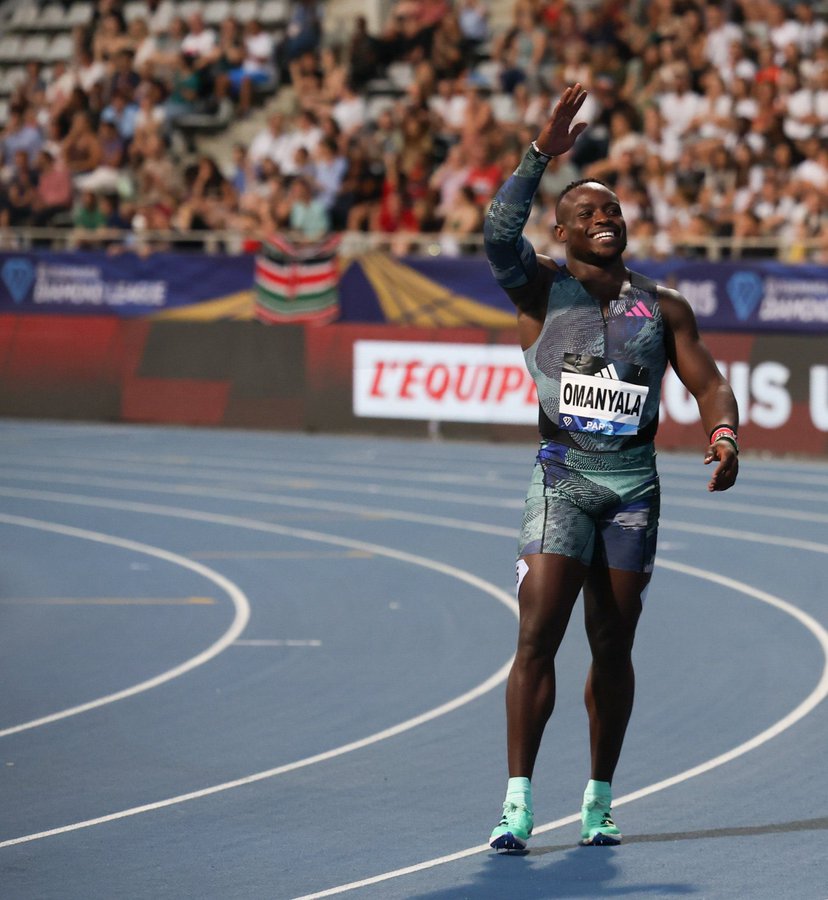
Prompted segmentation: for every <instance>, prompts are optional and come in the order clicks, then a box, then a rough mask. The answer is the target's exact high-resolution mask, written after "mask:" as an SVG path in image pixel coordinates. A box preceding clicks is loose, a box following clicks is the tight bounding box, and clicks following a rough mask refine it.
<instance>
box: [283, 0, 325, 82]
mask: <svg viewBox="0 0 828 900" xmlns="http://www.w3.org/2000/svg"><path fill="white" fill-rule="evenodd" d="M321 37H322V7H321V4H320V3H319V2H318V0H294V2H293V8H292V10H291V13H290V19H289V21H288V24H287V29H286V32H285V39H284V41H283V42H282V45H281V47H280V48H279V56H280V59H281V60H282V63H283V65H284V66H285V67H286V68H287V70H288V71H289V72H290V76H291V80H292V81H293V80H294V69H295V68H296V64H297V62H298V61H299V60H300V59H301V58H302V57H303V56H306V55H307V54H312V53H313V52H314V51H315V50H316V49H317V47H318V46H319V42H320V40H321Z"/></svg>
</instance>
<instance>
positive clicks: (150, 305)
mask: <svg viewBox="0 0 828 900" xmlns="http://www.w3.org/2000/svg"><path fill="white" fill-rule="evenodd" d="M253 266H254V262H253V258H252V257H250V256H206V255H204V254H201V253H198V254H195V253H194V254H187V253H156V254H153V255H152V256H148V257H141V256H137V255H136V254H134V253H121V254H118V255H114V256H110V255H108V254H106V253H97V252H95V253H93V252H90V253H8V252H3V253H0V312H15V313H33V312H34V313H50V314H56V313H58V314H67V313H69V314H72V315H78V314H82V315H114V316H119V317H125V318H135V317H139V316H154V315H158V314H159V313H164V312H167V311H170V310H180V309H183V308H185V307H188V306H199V307H201V306H202V305H203V304H206V303H211V304H215V305H216V307H217V308H216V312H217V313H219V314H220V313H222V311H223V314H224V315H226V316H228V317H234V318H238V317H239V316H238V313H239V311H240V307H244V306H245V304H246V307H247V308H248V311H249V315H250V316H252V315H253V292H252V287H253ZM219 314H217V315H216V316H215V318H219V317H220V315H219Z"/></svg>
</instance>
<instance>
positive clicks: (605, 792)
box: [584, 778, 612, 801]
mask: <svg viewBox="0 0 828 900" xmlns="http://www.w3.org/2000/svg"><path fill="white" fill-rule="evenodd" d="M596 797H601V798H602V799H607V800H610V799H612V787H611V786H610V783H609V782H608V781H593V779H591V778H590V780H589V781H588V782H587V786H586V790H585V791H584V800H585V801H586V800H587V799H590V800H593V799H595V798H596Z"/></svg>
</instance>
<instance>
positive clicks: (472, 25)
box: [457, 0, 490, 59]
mask: <svg viewBox="0 0 828 900" xmlns="http://www.w3.org/2000/svg"><path fill="white" fill-rule="evenodd" d="M457 6H458V10H457V21H458V24H459V25H460V33H461V35H462V36H463V43H464V53H465V56H466V58H467V59H471V58H472V56H473V55H474V53H475V52H477V51H478V50H479V49H480V48H481V45H482V44H484V43H485V42H486V41H488V40H489V36H490V35H489V8H488V6H487V5H486V2H485V0H459V2H458V4H457Z"/></svg>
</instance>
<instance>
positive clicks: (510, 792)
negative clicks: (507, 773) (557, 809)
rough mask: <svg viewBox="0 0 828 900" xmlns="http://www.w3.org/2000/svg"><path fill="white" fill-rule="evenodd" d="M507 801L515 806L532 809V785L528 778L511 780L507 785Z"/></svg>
mask: <svg viewBox="0 0 828 900" xmlns="http://www.w3.org/2000/svg"><path fill="white" fill-rule="evenodd" d="M506 800H507V802H509V803H514V804H515V806H525V807H526V808H527V809H532V783H531V782H530V781H529V779H528V778H522V777H521V778H510V779H509V783H508V784H507V785H506Z"/></svg>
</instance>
